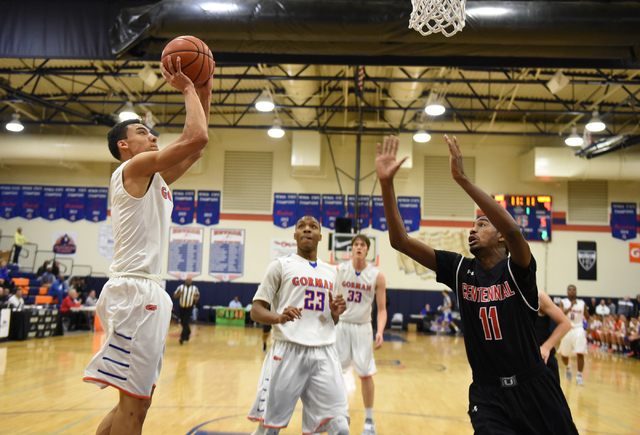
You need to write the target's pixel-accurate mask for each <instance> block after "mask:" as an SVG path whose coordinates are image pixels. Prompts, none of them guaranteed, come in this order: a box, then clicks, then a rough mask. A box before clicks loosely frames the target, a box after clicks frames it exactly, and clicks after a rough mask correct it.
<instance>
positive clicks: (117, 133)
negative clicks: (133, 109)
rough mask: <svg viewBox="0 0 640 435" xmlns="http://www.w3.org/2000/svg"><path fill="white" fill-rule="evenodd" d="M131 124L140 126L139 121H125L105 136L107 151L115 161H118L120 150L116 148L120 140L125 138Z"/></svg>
mask: <svg viewBox="0 0 640 435" xmlns="http://www.w3.org/2000/svg"><path fill="white" fill-rule="evenodd" d="M131 124H140V121H139V120H137V119H127V120H126V121H122V122H119V123H117V124H116V125H115V126H114V127H113V128H112V129H111V131H110V132H109V134H108V135H107V139H108V141H109V151H111V155H112V156H113V157H115V158H116V160H118V161H119V160H120V149H119V148H118V142H120V141H121V140H122V139H126V138H127V130H128V129H129V126H130V125H131Z"/></svg>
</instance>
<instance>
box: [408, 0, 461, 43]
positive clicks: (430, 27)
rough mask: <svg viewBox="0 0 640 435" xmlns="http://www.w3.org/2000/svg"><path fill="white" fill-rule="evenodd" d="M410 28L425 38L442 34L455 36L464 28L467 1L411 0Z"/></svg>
mask: <svg viewBox="0 0 640 435" xmlns="http://www.w3.org/2000/svg"><path fill="white" fill-rule="evenodd" d="M411 3H412V4H413V12H412V13H411V18H409V28H411V29H414V30H417V31H418V32H420V33H421V34H422V35H423V36H424V35H431V34H432V33H438V32H440V33H442V34H443V35H444V36H447V37H449V36H453V35H455V34H456V33H457V32H459V31H460V30H462V28H463V27H464V19H465V12H464V7H465V3H466V0H411Z"/></svg>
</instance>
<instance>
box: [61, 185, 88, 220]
mask: <svg viewBox="0 0 640 435" xmlns="http://www.w3.org/2000/svg"><path fill="white" fill-rule="evenodd" d="M86 199H87V188H86V187H65V188H64V194H63V195H62V204H64V206H63V208H62V217H63V218H65V219H66V220H68V221H70V222H76V221H78V220H82V219H84V213H85V209H86Z"/></svg>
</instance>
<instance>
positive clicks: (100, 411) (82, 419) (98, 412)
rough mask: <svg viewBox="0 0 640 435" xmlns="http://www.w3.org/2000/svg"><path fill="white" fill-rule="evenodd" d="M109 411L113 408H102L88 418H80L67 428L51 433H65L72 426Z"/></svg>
mask: <svg viewBox="0 0 640 435" xmlns="http://www.w3.org/2000/svg"><path fill="white" fill-rule="evenodd" d="M114 406H115V405H114ZM109 409H113V406H111V407H109V408H102V409H101V410H99V411H97V412H94V413H93V414H91V415H88V416H86V417H84V418H81V419H80V420H78V421H76V422H75V423H71V424H69V425H67V426H65V427H63V428H62V429H58V430H57V431H55V432H52V433H60V432H62V431H65V430H67V429H70V428H72V427H73V426H75V425H76V424H78V423H82V422H83V421H85V420H88V419H90V418H92V417H95V416H96V415H98V414H101V413H103V412H105V411H108V410H109Z"/></svg>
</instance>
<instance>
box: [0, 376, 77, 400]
mask: <svg viewBox="0 0 640 435" xmlns="http://www.w3.org/2000/svg"><path fill="white" fill-rule="evenodd" d="M76 377H77V378H78V379H81V378H82V377H81V376H78V375H69V376H65V377H64V378H57V379H54V380H52V381H47V382H41V383H39V384H36V385H32V386H30V387H25V388H21V389H19V390H15V391H9V392H8V393H2V394H0V397H4V396H8V395H10V394H15V393H22V392H23V391H28V390H31V389H33V388H38V387H43V386H45V385H49V384H55V383H56V382H60V381H64V380H67V379H71V378H76Z"/></svg>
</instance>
